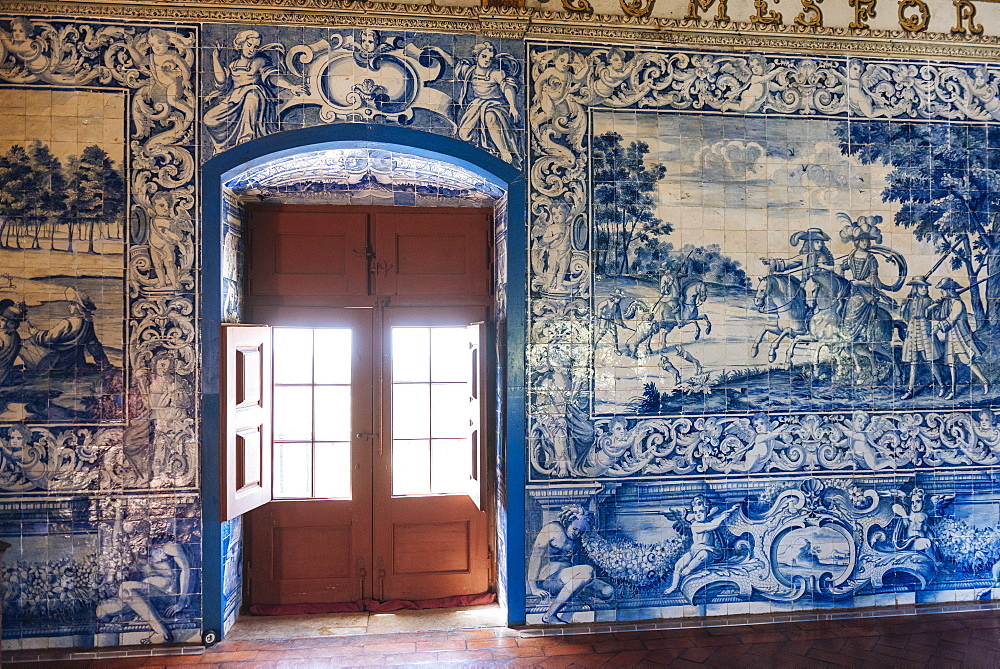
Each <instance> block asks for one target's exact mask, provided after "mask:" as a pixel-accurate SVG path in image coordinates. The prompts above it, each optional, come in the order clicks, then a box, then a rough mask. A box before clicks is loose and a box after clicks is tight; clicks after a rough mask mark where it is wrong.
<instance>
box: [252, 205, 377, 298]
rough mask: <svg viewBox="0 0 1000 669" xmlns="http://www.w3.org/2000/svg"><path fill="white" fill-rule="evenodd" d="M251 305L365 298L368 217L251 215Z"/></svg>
mask: <svg viewBox="0 0 1000 669" xmlns="http://www.w3.org/2000/svg"><path fill="white" fill-rule="evenodd" d="M250 238H251V241H250V266H251V268H252V272H251V276H252V283H251V286H250V291H249V292H250V301H251V303H264V304H274V303H279V304H280V303H296V302H297V301H299V300H303V301H306V302H307V303H308V302H309V299H308V298H310V297H312V298H323V299H324V301H329V300H336V299H340V300H344V299H362V298H365V297H367V295H368V259H367V253H368V217H367V216H366V215H365V214H364V213H355V214H347V213H339V212H330V211H322V210H320V211H316V210H309V209H307V210H295V209H288V210H278V211H273V210H259V211H258V210H254V211H253V213H252V217H251V222H250Z"/></svg>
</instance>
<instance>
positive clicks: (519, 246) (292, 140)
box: [201, 123, 527, 638]
mask: <svg viewBox="0 0 1000 669" xmlns="http://www.w3.org/2000/svg"><path fill="white" fill-rule="evenodd" d="M335 148H336V149H347V148H376V149H383V150H389V151H400V152H404V153H410V154H416V155H420V156H424V157H427V158H432V159H434V160H440V161H443V162H447V163H451V164H454V165H457V166H459V167H463V168H465V169H468V170H470V171H472V172H475V173H477V174H479V175H481V176H485V177H489V178H490V179H492V180H494V181H499V182H501V183H502V184H504V185H505V187H506V189H507V207H508V210H507V221H508V223H507V227H508V230H507V281H508V284H507V359H506V361H504V363H505V365H506V371H505V373H504V377H503V378H505V379H506V384H507V388H506V395H507V404H506V406H505V407H504V414H505V417H506V429H505V434H504V438H505V439H506V445H507V446H506V449H505V451H506V454H507V457H506V461H505V462H504V463H501V466H502V467H503V470H504V475H505V479H506V490H507V498H506V500H504V502H505V505H506V515H507V524H506V529H505V532H506V536H504V537H499V540H501V541H504V542H505V543H506V546H507V550H506V551H505V552H506V555H507V559H506V564H501V565H498V568H499V569H501V570H503V571H504V572H505V574H506V582H507V605H508V606H507V619H508V622H509V623H510V624H517V623H523V622H524V619H525V618H524V589H525V580H524V579H525V576H524V574H525V554H524V541H523V537H524V483H525V452H526V451H525V448H524V435H525V377H524V351H525V343H526V332H527V270H526V261H527V226H526V224H525V220H526V211H527V209H526V206H527V205H526V202H527V199H526V198H527V192H526V188H525V178H524V174H523V173H522V172H521V171H519V170H517V169H516V168H514V167H511V166H510V165H508V164H507V163H505V162H503V161H501V160H500V159H498V158H496V157H495V156H493V155H491V154H489V153H486V152H485V151H483V150H481V149H478V148H476V147H474V146H472V145H471V144H467V143H465V142H461V141H459V140H456V139H452V138H449V137H443V136H441V135H434V134H431V133H427V132H421V131H419V130H410V129H408V128H400V127H396V126H385V125H369V124H362V123H342V124H332V125H323V126H314V127H311V128H304V129H300V130H289V131H286V132H279V133H276V134H273V135H269V136H267V137H262V138H260V139H256V140H253V141H251V142H247V143H245V144H241V145H240V146H237V147H235V148H232V149H230V150H228V151H226V152H225V153H222V154H219V155H218V156H215V157H214V158H212V159H211V160H209V161H208V162H206V163H205V164H204V166H203V167H202V175H201V176H202V178H201V198H202V273H201V275H202V284H201V295H202V303H201V304H202V308H201V356H202V388H201V390H202V413H201V415H202V430H201V435H202V437H201V476H202V478H201V480H202V499H203V526H204V527H203V537H202V551H203V560H202V565H203V573H202V614H203V620H204V623H203V624H204V629H205V630H214V631H216V632H217V633H218V635H219V637H220V638H221V632H222V626H223V610H224V602H223V592H222V561H223V557H224V556H223V554H222V524H221V522H220V521H219V517H220V501H219V500H220V488H221V485H220V474H221V473H220V471H219V436H220V435H219V325H220V323H221V320H222V233H223V229H222V184H223V183H225V182H226V181H228V180H229V179H231V178H232V177H234V176H236V175H237V174H239V173H241V172H243V171H245V170H247V169H250V168H252V167H255V166H257V165H261V164H263V163H266V162H269V161H272V160H275V159H277V158H283V157H285V156H290V155H294V154H298V153H304V152H307V151H322V150H324V149H335Z"/></svg>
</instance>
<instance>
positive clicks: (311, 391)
mask: <svg viewBox="0 0 1000 669" xmlns="http://www.w3.org/2000/svg"><path fill="white" fill-rule="evenodd" d="M248 230H249V240H250V241H249V248H248V249H247V254H246V257H247V259H248V267H247V272H248V290H247V307H248V312H249V317H250V319H252V320H253V321H254V322H256V323H266V324H268V325H270V326H272V328H271V330H272V333H273V337H272V341H273V351H274V362H273V372H274V378H273V384H274V392H273V400H274V409H273V414H274V438H273V459H272V463H273V475H274V483H273V487H272V489H273V498H274V501H272V502H270V503H268V504H265V505H264V506H262V507H260V508H258V509H256V510H254V511H253V512H251V514H250V523H249V526H250V538H249V542H250V546H251V548H250V556H251V557H250V568H249V570H248V574H249V578H250V600H251V603H253V604H295V603H327V602H342V601H353V600H357V599H362V598H375V599H395V598H403V599H427V598H432V597H446V596H451V595H460V594H474V593H481V592H486V591H487V590H488V589H489V587H490V583H489V573H490V570H489V556H488V545H489V544H488V541H487V535H486V533H487V517H486V514H485V513H483V512H482V511H481V510H480V508H479V505H480V502H481V500H483V499H485V496H484V495H483V494H482V490H483V488H482V485H483V483H484V481H483V468H482V466H481V463H480V461H479V459H480V458H481V457H482V452H483V450H484V449H483V444H482V443H481V440H482V436H483V432H482V430H481V429H480V427H479V426H480V424H481V423H483V420H482V417H483V412H484V410H485V407H484V406H483V400H484V398H485V396H486V394H484V393H483V391H482V378H481V374H480V371H481V370H482V369H483V368H484V365H483V361H482V360H481V359H480V358H481V356H482V355H483V353H482V352H483V351H484V350H485V347H483V346H482V343H481V341H479V340H480V338H481V337H482V332H483V330H484V328H475V327H470V326H471V325H472V324H474V323H478V322H483V321H484V320H485V316H486V314H487V313H488V305H490V303H491V296H490V294H489V292H490V286H491V281H490V265H489V263H490V258H491V255H492V252H491V250H490V245H489V239H490V230H491V218H490V213H489V212H488V211H487V210H478V209H472V208H466V209H445V208H425V209H421V208H417V207H406V208H396V207H371V208H359V207H340V206H328V205H321V206H290V205H270V204H265V205H260V206H256V207H252V208H250V209H249V221H248Z"/></svg>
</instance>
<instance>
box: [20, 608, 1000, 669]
mask: <svg viewBox="0 0 1000 669" xmlns="http://www.w3.org/2000/svg"><path fill="white" fill-rule="evenodd" d="M50 664H51V663H50ZM417 664H424V665H432V666H436V667H440V666H445V667H448V666H453V667H596V666H611V667H640V666H650V667H652V666H669V667H692V666H707V667H725V668H726V669H730V668H732V667H768V668H770V667H837V666H848V667H860V666H865V667H880V668H881V667H959V666H964V667H996V666H1000V613H998V612H996V611H976V612H970V613H951V614H935V615H918V616H908V617H893V618H860V619H851V620H837V621H811V622H789V623H773V624H767V625H742V626H728V627H711V628H696V629H674V630H659V631H647V632H636V631H633V632H614V633H605V634H586V635H565V636H542V637H538V636H535V637H529V636H523V635H521V634H520V633H519V632H518V631H516V630H511V629H507V628H505V627H479V628H472V629H463V630H444V631H423V632H398V633H392V634H364V635H359V634H343V635H336V636H324V637H312V638H298V639H287V640H261V639H256V640H239V639H227V640H226V641H223V642H222V643H220V644H218V645H216V646H214V647H212V648H209V649H208V650H206V651H205V652H204V654H200V655H184V656H171V657H163V656H157V657H133V658H122V659H102V660H95V661H92V662H85V661H78V662H69V663H65V664H61V665H59V666H67V667H68V666H78V667H102V668H104V667H157V666H161V667H162V666H174V665H187V666H189V667H212V668H216V669H237V668H240V669H242V668H244V667H246V668H248V669H249V668H256V667H343V666H373V665H374V666H382V667H391V666H412V665H417ZM5 666H7V667H11V666H31V667H35V668H37V667H38V666H39V665H38V664H33V665H11V664H5Z"/></svg>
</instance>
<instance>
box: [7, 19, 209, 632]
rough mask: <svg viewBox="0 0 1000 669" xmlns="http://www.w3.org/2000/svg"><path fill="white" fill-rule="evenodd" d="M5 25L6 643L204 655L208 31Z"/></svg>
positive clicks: (45, 22) (35, 22)
mask: <svg viewBox="0 0 1000 669" xmlns="http://www.w3.org/2000/svg"><path fill="white" fill-rule="evenodd" d="M0 28H2V33H0V42H2V44H3V48H2V49H0V88H2V90H3V96H4V100H5V104H4V106H3V110H2V111H0V115H2V121H0V127H2V128H3V133H4V135H3V138H2V139H3V142H2V144H0V156H2V157H0V189H2V191H3V198H2V205H0V206H2V211H0V215H2V216H3V233H2V234H0V237H2V242H0V256H2V259H0V262H2V263H3V266H4V271H5V273H6V276H5V279H6V281H5V282H3V284H2V285H3V288H0V290H2V291H3V295H2V296H0V300H2V304H3V319H4V326H3V332H4V334H3V353H2V368H3V370H2V375H3V381H2V388H0V395H2V408H0V423H2V424H3V426H2V428H0V434H2V437H3V457H2V463H3V477H2V484H0V488H2V491H3V492H2V497H0V505H2V510H0V525H2V530H0V534H2V536H3V537H4V538H5V539H6V540H7V541H8V542H9V543H11V544H12V546H13V547H12V549H11V551H10V552H9V553H8V555H7V558H8V559H7V561H6V562H5V566H4V582H5V584H6V588H5V595H4V613H5V622H6V623H7V624H6V625H5V628H4V636H5V637H6V640H5V642H4V647H5V649H16V648H44V647H57V646H61V647H67V646H109V645H125V644H139V643H160V642H164V641H179V642H183V641H194V640H197V639H199V638H200V635H201V631H200V630H201V627H202V620H201V606H200V599H201V597H200V593H201V556H202V550H201V530H202V527H201V497H200V492H199V485H200V481H199V476H198V474H199V472H198V464H197V463H198V449H197V446H196V444H197V436H198V429H197V425H198V419H199V417H198V398H197V396H196V394H195V390H194V389H195V388H196V387H197V383H198V359H197V353H198V349H197V342H196V328H197V326H196V319H197V313H196V301H197V293H196V280H197V275H198V256H199V249H198V239H197V230H196V228H195V225H194V222H193V221H194V218H195V216H196V212H195V209H194V206H195V188H194V178H195V172H196V165H197V147H196V146H195V132H194V120H195V107H196V100H195V97H194V91H193V88H192V84H193V75H192V73H193V70H194V65H195V60H196V57H195V54H196V44H197V32H198V28H197V27H195V26H179V25H164V26H156V25H142V26H133V27H129V26H123V25H115V24H110V23H99V22H89V23H88V22H72V21H61V20H51V21H50V20H42V19H30V20H29V19H24V18H15V19H12V20H11V19H7V20H4V21H2V22H0ZM8 101H9V102H10V104H8Z"/></svg>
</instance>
